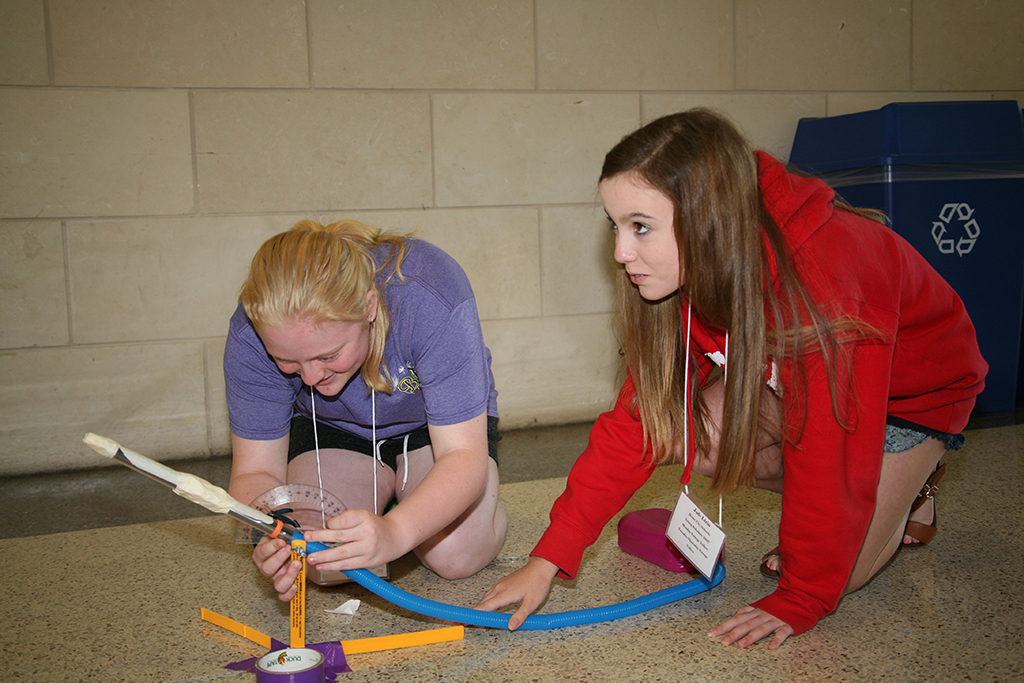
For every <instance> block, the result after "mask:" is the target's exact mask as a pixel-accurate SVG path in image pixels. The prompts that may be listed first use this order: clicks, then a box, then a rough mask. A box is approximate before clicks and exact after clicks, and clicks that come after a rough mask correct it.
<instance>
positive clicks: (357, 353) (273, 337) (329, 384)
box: [259, 292, 377, 396]
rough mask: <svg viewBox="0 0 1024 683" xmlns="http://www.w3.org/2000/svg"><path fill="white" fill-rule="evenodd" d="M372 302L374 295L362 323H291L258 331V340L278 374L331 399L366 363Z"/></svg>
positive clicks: (373, 310)
mask: <svg viewBox="0 0 1024 683" xmlns="http://www.w3.org/2000/svg"><path fill="white" fill-rule="evenodd" d="M371 294H374V293H373V292H371ZM376 301H377V300H376V295H375V294H374V297H373V305H372V306H371V307H370V309H371V311H370V313H369V315H367V318H366V320H357V321H353V322H324V323H313V322H310V321H307V320H295V321H290V322H288V323H286V324H283V325H281V326H278V327H264V328H261V329H260V330H259V335H260V339H261V340H263V346H264V347H265V348H266V349H267V353H269V354H270V357H271V358H273V359H274V362H275V363H277V367H278V368H279V369H280V370H281V372H283V373H285V374H286V375H299V376H300V377H301V378H302V381H303V382H304V383H305V384H306V385H308V386H311V387H313V388H315V389H316V390H317V391H318V392H319V393H320V394H321V395H323V396H335V395H337V394H339V393H341V390H342V389H344V388H345V385H347V384H348V382H349V380H351V379H352V378H353V377H354V376H355V375H356V373H358V372H359V370H360V368H362V366H363V363H364V362H365V361H366V356H367V354H368V353H369V350H370V323H371V322H372V321H373V320H374V318H376V315H377V305H376Z"/></svg>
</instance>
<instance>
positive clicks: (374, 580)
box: [295, 533, 725, 631]
mask: <svg viewBox="0 0 1024 683" xmlns="http://www.w3.org/2000/svg"><path fill="white" fill-rule="evenodd" d="M295 537H296V538H300V537H301V534H299V533H296V535H295ZM326 549H327V546H326V545H324V544H323V543H317V542H315V541H310V542H308V543H307V545H306V551H307V552H310V553H315V552H318V551H320V550H326ZM345 574H346V576H348V577H349V578H350V579H352V580H353V581H355V582H356V583H358V584H359V585H360V586H362V587H363V588H366V589H367V590H369V591H370V592H372V593H375V594H376V595H379V596H380V597H382V598H384V599H385V600H387V601H388V602H390V603H393V604H395V605H398V606H399V607H404V608H405V609H407V610H409V611H410V612H416V613H417V614H422V615H425V616H428V617H435V618H438V619H445V620H447V621H453V622H456V623H459V624H469V625H471V626H486V627H488V628H508V620H509V618H510V617H511V615H509V614H506V613H502V612H485V611H483V610H478V609H470V608H468V607H457V606H455V605H446V604H444V603H441V602H436V601H434V600H428V599H426V598H421V597H419V596H417V595H413V594H412V593H409V592H407V591H404V590H402V589H401V588H398V587H396V586H393V585H391V584H390V583H388V582H387V581H385V580H383V579H381V578H380V577H379V576H377V575H376V574H374V573H373V572H371V571H369V570H367V569H351V570H349V571H346V572H345ZM724 578H725V565H723V564H722V563H721V562H719V563H718V566H717V567H715V571H714V573H713V574H712V575H711V579H710V580H709V579H705V578H704V577H703V576H702V577H700V578H697V579H692V580H690V581H687V582H685V583H681V584H679V585H676V586H672V587H671V588H665V589H664V590H660V591H656V592H654V593H651V594H649V595H644V596H642V597H639V598H636V599H634V600H628V601H626V602H621V603H619V604H617V605H606V606H604V607H593V608H591V609H581V610H573V611H571V612H559V613H557V614H531V615H530V616H528V617H527V618H526V621H524V622H523V624H522V626H520V627H519V628H520V629H525V630H532V631H543V630H547V629H552V628H563V627H566V626H582V625H583V624H596V623H598V622H601V621H611V620H613V619H621V618H623V617H630V616H633V615H634V614H640V613H641V612H646V611H647V610H650V609H654V608H655V607H660V606H662V605H667V604H668V603H670V602H676V601H677V600H682V599H684V598H689V597H692V596H694V595H697V594H699V593H703V592H704V591H706V590H709V589H711V588H714V587H715V586H717V585H718V584H720V583H722V579H724Z"/></svg>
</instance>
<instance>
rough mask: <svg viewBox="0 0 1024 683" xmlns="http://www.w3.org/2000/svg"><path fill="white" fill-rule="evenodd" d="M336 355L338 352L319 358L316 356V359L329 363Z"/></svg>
mask: <svg viewBox="0 0 1024 683" xmlns="http://www.w3.org/2000/svg"><path fill="white" fill-rule="evenodd" d="M337 357H338V354H336V353H332V354H331V355H329V356H320V357H319V358H317V360H318V361H320V362H321V363H330V362H331V361H332V360H334V359H335V358H337Z"/></svg>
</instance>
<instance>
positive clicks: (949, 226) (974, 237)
mask: <svg viewBox="0 0 1024 683" xmlns="http://www.w3.org/2000/svg"><path fill="white" fill-rule="evenodd" d="M980 234H981V228H980V227H979V226H978V221H976V220H975V219H974V209H972V208H971V207H970V205H969V204H965V203H955V202H954V203H952V204H946V205H944V206H943V207H942V211H940V212H939V220H937V221H932V238H933V239H934V240H935V246H937V247H938V248H939V252H940V253H942V254H952V253H954V252H955V253H957V254H959V255H960V256H963V255H964V254H969V253H971V249H974V243H975V242H977V241H978V235H980ZM957 235H959V239H955V238H956V237H957Z"/></svg>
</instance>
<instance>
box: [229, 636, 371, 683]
mask: <svg viewBox="0 0 1024 683" xmlns="http://www.w3.org/2000/svg"><path fill="white" fill-rule="evenodd" d="M287 647H288V646H287V645H285V644H284V643H282V642H281V641H279V640H275V639H274V638H271V639H270V651H271V652H275V651H277V650H284V649H286V648H287ZM306 648H307V649H310V650H316V651H317V652H319V653H320V654H322V655H323V656H324V680H326V681H336V680H337V676H338V674H344V673H350V672H351V671H352V669H350V668H349V666H348V662H347V661H346V660H345V650H344V649H343V648H342V647H341V643H339V642H333V643H316V644H314V645H306ZM259 659H260V658H259V657H250V658H249V659H243V660H242V661H240V662H231V663H230V664H227V665H225V667H224V668H225V669H231V670H232V671H252V672H254V673H255V671H256V662H257V661H258V660H259Z"/></svg>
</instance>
